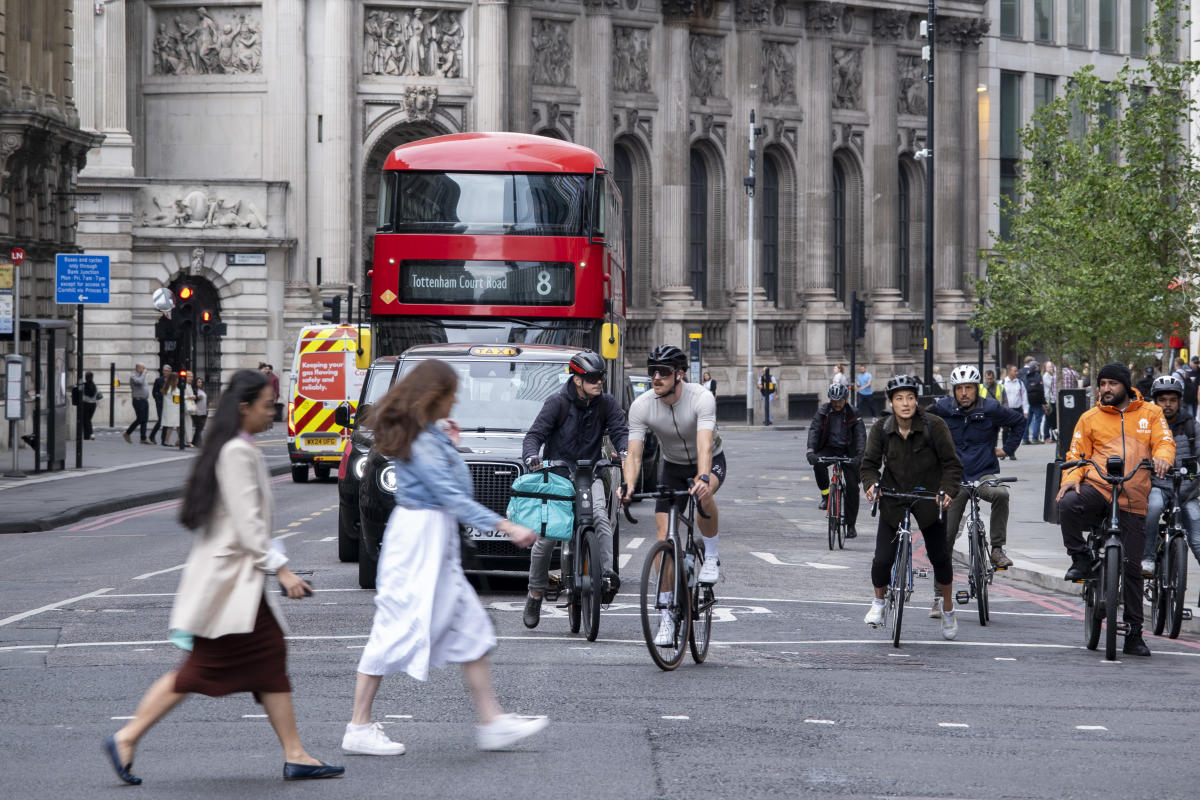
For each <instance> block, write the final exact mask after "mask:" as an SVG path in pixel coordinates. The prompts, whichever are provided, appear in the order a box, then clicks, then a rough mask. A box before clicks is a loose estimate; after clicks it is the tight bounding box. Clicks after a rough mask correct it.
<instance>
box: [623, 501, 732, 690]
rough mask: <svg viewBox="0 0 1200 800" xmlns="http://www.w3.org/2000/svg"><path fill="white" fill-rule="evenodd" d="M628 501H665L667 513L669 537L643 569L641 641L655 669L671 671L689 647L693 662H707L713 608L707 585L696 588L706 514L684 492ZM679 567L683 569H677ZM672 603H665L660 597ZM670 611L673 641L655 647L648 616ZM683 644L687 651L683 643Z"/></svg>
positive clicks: (650, 554)
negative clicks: (699, 531) (699, 522)
mask: <svg viewBox="0 0 1200 800" xmlns="http://www.w3.org/2000/svg"><path fill="white" fill-rule="evenodd" d="M684 497H686V498H687V506H686V509H685V510H684V511H680V510H679V508H678V506H677V505H676V503H675V501H676V500H679V499H681V498H684ZM630 499H631V500H669V501H671V504H672V505H671V513H670V515H669V516H668V518H667V538H666V539H663V540H661V541H658V542H655V543H654V546H653V547H651V548H650V552H648V553H646V563H645V565H644V566H643V567H642V581H641V599H640V607H641V615H642V636H643V637H644V638H645V640H646V647H647V648H648V649H649V650H650V657H651V658H652V659H654V663H655V664H657V665H658V667H659V669H662V670H665V671H668V672H669V671H671V670H673V669H675V668H676V667H678V666H679V664H680V663H681V662H682V661H683V656H684V653H685V652H687V648H690V649H691V651H692V660H693V661H695V662H696V663H697V664H702V663H704V659H706V658H708V647H709V643H710V640H711V637H712V611H713V607H714V606H715V605H716V604H717V598H716V595H715V594H714V593H713V585H712V584H711V583H700V581H698V580H697V579H696V576H697V575H699V574H700V568H701V567H702V566H703V565H704V548H703V547H702V546H700V545H699V544H698V543H697V542H696V537H695V530H696V519H695V517H696V514H697V513H698V514H700V516H702V517H707V515H706V514H705V513H704V512H703V511H702V510H700V509H699V507H698V506H697V504H696V498H695V496H693V495H692V494H691V493H690V492H689V491H688V490H687V489H679V490H674V491H673V490H671V489H668V488H666V487H665V486H659V487H658V488H657V489H656V490H655V491H653V492H641V493H636V494H632V495H630ZM624 510H625V518H626V519H628V520H629V521H630V522H631V523H633V524H635V525H636V524H637V520H636V519H634V518H633V515H631V514H630V513H629V507H628V506H626V507H625V509H624ZM680 525H682V526H683V528H684V529H685V530H686V531H687V540H686V541H681V540H680V535H679V528H680ZM680 564H682V565H683V569H677V568H676V567H677V566H678V565H680ZM668 593H669V594H670V600H663V599H662V598H663V595H664V594H668ZM664 610H666V611H668V612H669V614H670V617H671V620H672V621H673V622H674V623H675V636H674V638H673V640H672V642H671V644H669V645H663V646H661V647H660V646H659V645H656V644H655V643H654V637H655V630H653V620H652V619H651V617H658V618H660V619H661V617H662V612H663V611H664ZM685 642H686V643H687V648H685V647H684V643H685Z"/></svg>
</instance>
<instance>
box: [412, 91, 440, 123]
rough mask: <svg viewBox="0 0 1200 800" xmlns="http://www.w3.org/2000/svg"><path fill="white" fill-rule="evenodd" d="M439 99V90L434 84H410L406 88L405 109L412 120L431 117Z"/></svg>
mask: <svg viewBox="0 0 1200 800" xmlns="http://www.w3.org/2000/svg"><path fill="white" fill-rule="evenodd" d="M437 99H438V90H437V89H436V88H435V87H433V86H409V87H408V88H406V89H405V90H404V111H405V113H407V114H408V118H409V119H410V120H418V119H426V120H427V119H430V118H431V117H433V112H434V111H435V110H436V109H437Z"/></svg>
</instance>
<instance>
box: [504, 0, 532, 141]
mask: <svg viewBox="0 0 1200 800" xmlns="http://www.w3.org/2000/svg"><path fill="white" fill-rule="evenodd" d="M532 123H533V7H532V6H531V5H530V0H513V1H512V3H511V5H509V7H508V130H510V131H517V132H520V133H529V131H530V127H531V125H532Z"/></svg>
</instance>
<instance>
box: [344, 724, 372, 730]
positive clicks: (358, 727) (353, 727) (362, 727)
mask: <svg viewBox="0 0 1200 800" xmlns="http://www.w3.org/2000/svg"><path fill="white" fill-rule="evenodd" d="M369 727H371V723H369V722H368V723H367V724H366V725H355V724H354V723H353V722H348V723H346V730H348V731H361V730H366V729H367V728H369Z"/></svg>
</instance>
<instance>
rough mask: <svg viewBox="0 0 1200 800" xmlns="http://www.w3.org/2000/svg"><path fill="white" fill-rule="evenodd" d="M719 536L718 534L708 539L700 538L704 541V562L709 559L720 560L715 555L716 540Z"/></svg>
mask: <svg viewBox="0 0 1200 800" xmlns="http://www.w3.org/2000/svg"><path fill="white" fill-rule="evenodd" d="M720 535H721V534H719V533H718V534H717V535H716V536H712V537H708V536H703V537H701V538H702V539H704V560H705V561H708V560H709V559H710V558H715V559H717V560H718V561H720V560H721V559H720V557H719V556H718V555H717V539H718V538H719V537H720Z"/></svg>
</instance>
